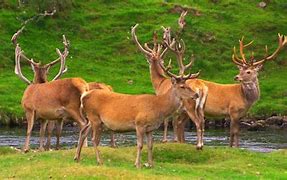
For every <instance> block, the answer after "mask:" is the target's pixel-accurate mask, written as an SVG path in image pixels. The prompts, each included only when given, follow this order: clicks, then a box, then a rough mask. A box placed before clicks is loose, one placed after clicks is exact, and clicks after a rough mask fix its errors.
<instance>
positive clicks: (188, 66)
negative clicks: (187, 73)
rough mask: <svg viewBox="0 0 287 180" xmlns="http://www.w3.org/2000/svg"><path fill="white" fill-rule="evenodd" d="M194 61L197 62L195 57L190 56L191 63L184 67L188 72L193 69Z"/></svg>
mask: <svg viewBox="0 0 287 180" xmlns="http://www.w3.org/2000/svg"><path fill="white" fill-rule="evenodd" d="M194 60H195V58H194V55H193V54H192V55H191V56H190V61H189V63H188V64H187V65H185V66H184V69H185V70H186V69H189V68H191V67H192V64H193V62H194Z"/></svg>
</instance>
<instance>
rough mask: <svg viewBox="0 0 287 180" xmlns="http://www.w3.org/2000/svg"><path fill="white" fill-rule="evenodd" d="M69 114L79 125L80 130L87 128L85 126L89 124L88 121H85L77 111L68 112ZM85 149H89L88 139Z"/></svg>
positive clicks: (85, 142)
mask: <svg viewBox="0 0 287 180" xmlns="http://www.w3.org/2000/svg"><path fill="white" fill-rule="evenodd" d="M67 111H68V113H69V114H70V115H71V117H72V118H73V119H74V120H75V121H76V122H77V123H78V124H79V126H80V129H82V128H83V127H85V125H86V124H87V122H86V119H83V118H82V116H81V114H80V112H79V111H78V110H77V111H73V110H68V108H67ZM84 147H88V140H87V137H86V139H85V141H84Z"/></svg>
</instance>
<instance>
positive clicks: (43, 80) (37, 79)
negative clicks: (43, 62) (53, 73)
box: [33, 75, 48, 84]
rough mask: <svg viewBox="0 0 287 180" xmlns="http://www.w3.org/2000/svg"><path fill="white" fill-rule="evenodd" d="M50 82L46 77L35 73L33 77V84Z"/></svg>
mask: <svg viewBox="0 0 287 180" xmlns="http://www.w3.org/2000/svg"><path fill="white" fill-rule="evenodd" d="M46 82H48V80H47V78H46V77H43V76H38V75H35V76H34V79H33V84H41V83H46Z"/></svg>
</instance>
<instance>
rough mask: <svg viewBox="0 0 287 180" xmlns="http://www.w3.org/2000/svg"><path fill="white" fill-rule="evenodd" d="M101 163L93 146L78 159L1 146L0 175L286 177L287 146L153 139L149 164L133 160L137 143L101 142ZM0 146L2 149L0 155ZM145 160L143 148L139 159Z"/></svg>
mask: <svg viewBox="0 0 287 180" xmlns="http://www.w3.org/2000/svg"><path fill="white" fill-rule="evenodd" d="M100 150H101V154H102V158H103V160H104V165H102V166H98V165H96V159H95V153H94V150H93V148H84V150H83V153H82V161H81V162H80V163H75V162H74V161H73V155H74V153H75V149H72V150H61V151H53V152H42V153H39V152H36V153H35V152H34V153H33V152H31V153H28V154H21V153H19V152H13V150H10V151H11V152H10V153H9V154H7V148H0V168H1V173H0V178H1V179H7V178H17V179H23V178H24V179H31V178H32V179H35V178H37V179H39V178H40V179H47V178H53V179H63V178H69V179H73V178H77V179H78V178H81V179H87V178H90V179H91V178H96V179H111V178H113V179H114V178H116V179H202V178H203V179H286V178H287V169H286V167H287V151H286V150H280V151H276V152H272V153H257V152H251V151H247V150H241V149H232V148H223V147H206V148H205V149H204V150H203V151H197V150H195V147H194V146H192V145H188V144H176V143H167V144H156V145H155V147H154V160H155V167H154V168H151V169H149V168H145V167H144V168H142V169H140V170H138V169H136V168H135V167H134V166H133V163H134V160H135V155H136V148H135V147H120V148H117V149H112V148H109V147H100ZM3 152H4V153H5V152H6V153H5V155H3ZM146 160H147V151H146V149H145V148H144V150H143V159H142V162H143V163H144V162H146Z"/></svg>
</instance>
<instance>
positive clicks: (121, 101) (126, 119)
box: [75, 46, 199, 168]
mask: <svg viewBox="0 0 287 180" xmlns="http://www.w3.org/2000/svg"><path fill="white" fill-rule="evenodd" d="M158 49H159V50H161V49H162V47H161V46H159V47H158ZM161 68H162V69H163V70H164V71H165V72H166V74H167V75H168V76H170V77H171V79H172V80H171V81H172V87H171V88H170V89H169V90H168V91H167V92H166V93H164V94H161V95H149V94H141V95H127V94H120V93H114V92H107V91H101V90H92V91H89V92H87V93H85V94H84V95H83V96H82V98H81V100H82V107H83V110H84V111H85V113H86V115H87V118H88V120H89V124H88V125H86V126H85V127H84V128H83V129H82V130H81V132H80V137H79V144H78V148H77V152H76V156H75V160H77V161H79V160H80V153H81V147H82V144H83V140H84V139H85V138H86V137H87V134H88V132H89V130H90V128H92V130H93V140H92V141H93V144H94V148H95V151H96V157H97V162H98V163H99V164H101V163H102V161H101V158H100V153H99V150H98V143H99V141H100V137H101V132H102V124H104V125H105V126H106V127H108V128H109V129H111V130H113V131H119V132H123V131H134V130H135V131H136V135H137V157H136V161H135V166H136V167H137V168H140V167H141V151H142V147H143V139H144V134H146V136H147V145H148V164H149V166H152V165H153V158H152V147H153V139H152V132H153V130H155V129H157V128H158V127H159V126H160V124H161V123H162V122H163V120H164V119H165V118H166V117H168V116H170V115H172V114H173V113H174V112H175V111H177V110H178V108H179V107H180V106H181V99H189V98H193V99H196V98H198V94H197V93H195V92H194V91H193V90H192V89H191V88H190V87H189V86H187V85H186V83H185V81H186V80H188V79H193V78H196V77H198V75H199V73H197V74H191V73H189V74H188V75H184V74H181V75H179V76H177V75H175V74H173V73H171V72H170V68H171V67H170V63H169V66H168V67H167V68H165V67H164V66H163V64H161Z"/></svg>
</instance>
